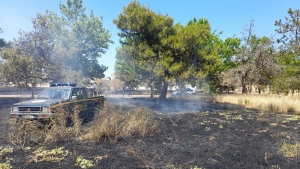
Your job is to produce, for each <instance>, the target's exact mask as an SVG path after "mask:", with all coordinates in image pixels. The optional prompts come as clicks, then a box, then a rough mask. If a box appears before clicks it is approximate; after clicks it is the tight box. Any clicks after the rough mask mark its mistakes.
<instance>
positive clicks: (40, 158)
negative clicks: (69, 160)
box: [30, 147, 72, 163]
mask: <svg viewBox="0 0 300 169" xmlns="http://www.w3.org/2000/svg"><path fill="white" fill-rule="evenodd" d="M33 153H34V154H35V155H34V156H33V157H32V158H31V160H30V161H31V162H35V163H37V162H60V161H62V160H64V159H65V157H67V156H68V155H71V154H72V153H71V152H69V151H68V150H65V149H64V147H59V148H55V149H52V150H47V149H45V148H44V147H40V148H38V149H37V150H36V151H35V152H33Z"/></svg>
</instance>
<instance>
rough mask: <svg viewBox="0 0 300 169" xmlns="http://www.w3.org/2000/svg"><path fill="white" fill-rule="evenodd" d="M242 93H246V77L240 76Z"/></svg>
mask: <svg viewBox="0 0 300 169" xmlns="http://www.w3.org/2000/svg"><path fill="white" fill-rule="evenodd" d="M242 93H247V86H246V77H245V76H243V77H242Z"/></svg>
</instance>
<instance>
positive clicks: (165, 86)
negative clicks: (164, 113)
mask: <svg viewBox="0 0 300 169" xmlns="http://www.w3.org/2000/svg"><path fill="white" fill-rule="evenodd" d="M168 86H169V83H168V82H166V81H164V82H163V87H162V89H161V92H160V96H159V98H160V99H163V100H165V99H167V93H168Z"/></svg>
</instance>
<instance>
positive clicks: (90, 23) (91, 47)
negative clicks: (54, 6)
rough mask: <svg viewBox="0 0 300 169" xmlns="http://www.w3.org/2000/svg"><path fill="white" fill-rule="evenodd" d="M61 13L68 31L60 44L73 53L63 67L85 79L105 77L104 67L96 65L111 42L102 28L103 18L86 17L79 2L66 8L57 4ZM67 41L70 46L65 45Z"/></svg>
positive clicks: (80, 0)
mask: <svg viewBox="0 0 300 169" xmlns="http://www.w3.org/2000/svg"><path fill="white" fill-rule="evenodd" d="M60 10H61V12H62V14H63V18H64V21H66V23H67V27H68V29H69V30H70V32H69V37H68V38H67V39H65V42H64V43H63V44H64V45H65V46H66V47H67V48H72V47H73V48H75V49H76V51H75V52H74V53H73V54H72V55H71V56H70V58H69V59H67V60H66V63H67V64H68V65H69V66H71V68H72V69H73V70H75V71H78V70H82V72H83V75H84V76H85V77H89V78H102V77H104V74H103V73H104V72H105V71H106V70H107V67H106V66H103V65H99V62H98V59H99V58H101V55H102V54H104V53H105V52H106V50H107V49H108V47H109V44H110V43H113V41H111V40H110V38H111V35H110V34H109V32H108V30H106V29H105V28H103V24H102V17H100V18H98V17H96V16H94V13H93V11H91V12H90V14H89V15H87V14H85V10H86V8H85V7H83V5H82V0H68V1H67V5H64V4H60ZM70 41H72V43H71V44H68V43H69V42H70Z"/></svg>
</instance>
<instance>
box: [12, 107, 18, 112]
mask: <svg viewBox="0 0 300 169" xmlns="http://www.w3.org/2000/svg"><path fill="white" fill-rule="evenodd" d="M11 111H12V112H17V111H19V109H18V107H12V108H11Z"/></svg>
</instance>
